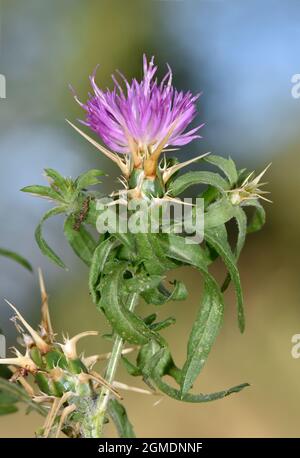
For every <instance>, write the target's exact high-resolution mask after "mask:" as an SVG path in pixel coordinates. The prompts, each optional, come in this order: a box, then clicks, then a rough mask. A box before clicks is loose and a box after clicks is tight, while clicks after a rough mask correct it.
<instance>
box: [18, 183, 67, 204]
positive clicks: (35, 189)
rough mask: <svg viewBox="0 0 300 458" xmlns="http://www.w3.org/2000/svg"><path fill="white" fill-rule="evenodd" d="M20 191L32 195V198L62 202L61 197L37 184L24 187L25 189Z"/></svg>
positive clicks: (52, 190)
mask: <svg viewBox="0 0 300 458" xmlns="http://www.w3.org/2000/svg"><path fill="white" fill-rule="evenodd" d="M21 191H22V192H27V193H28V194H32V195H33V196H37V197H43V198H44V199H48V200H54V201H58V202H59V201H60V202H63V197H62V196H61V195H60V194H59V193H58V192H56V191H55V190H54V189H52V188H50V187H49V186H41V185H38V184H37V185H32V186H26V187H25V188H22V189H21Z"/></svg>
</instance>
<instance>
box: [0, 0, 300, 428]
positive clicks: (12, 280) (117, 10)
mask: <svg viewBox="0 0 300 458" xmlns="http://www.w3.org/2000/svg"><path fill="white" fill-rule="evenodd" d="M0 5H1V9H0V24H1V26H0V73H1V74H4V75H5V77H6V82H7V97H6V99H1V100H0V155H1V156H0V157H1V161H0V208H1V211H0V222H1V224H0V228H1V246H3V247H6V248H10V249H14V250H16V251H18V252H20V253H21V254H23V255H24V256H26V257H27V258H28V259H30V261H31V262H32V263H33V265H34V266H35V268H37V267H38V266H41V267H42V269H43V271H44V274H45V277H46V282H47V288H48V292H49V295H50V303H51V310H52V315H53V321H54V327H55V329H56V330H57V331H58V332H62V331H64V332H65V333H68V334H69V335H72V334H75V333H78V332H81V331H84V330H88V329H93V328H97V329H99V330H100V331H101V332H103V333H104V332H106V331H107V329H108V328H107V326H106V324H105V322H104V320H103V318H102V316H101V315H100V314H99V313H98V312H97V311H96V310H95V307H94V306H93V305H92V303H91V301H90V299H89V295H88V288H87V274H88V272H87V269H86V268H84V267H82V265H81V263H80V262H79V261H78V260H77V259H76V258H75V256H74V255H73V253H72V252H71V250H70V249H69V248H68V246H67V244H66V243H65V241H64V240H63V235H62V220H61V219H60V218H57V220H56V221H53V222H50V223H49V224H48V225H47V228H46V231H45V233H46V235H47V239H48V240H49V242H50V243H51V244H52V245H53V246H54V247H55V248H56V250H57V251H58V252H59V253H60V254H61V256H62V257H63V259H64V260H65V261H66V263H67V264H68V266H69V271H67V272H65V271H61V270H59V269H58V268H56V267H55V266H54V265H52V264H51V263H50V262H48V261H47V260H45V259H44V258H43V257H42V255H41V254H40V252H39V250H38V248H37V247H36V245H35V241H34V236H33V233H34V229H35V227H36V225H37V223H38V220H39V218H40V216H41V215H42V213H43V212H44V211H45V210H46V209H48V208H49V205H48V204H47V203H46V202H43V201H39V200H38V199H33V198H30V197H29V196H28V195H23V194H22V193H20V192H19V189H20V188H21V187H23V186H25V185H29V184H34V183H42V181H43V178H42V170H43V168H44V167H53V168H56V169H58V170H59V171H60V172H61V173H62V174H64V175H66V176H73V177H74V176H77V175H78V174H79V173H81V172H83V171H85V170H87V169H89V168H93V167H97V168H104V169H105V170H107V171H109V172H110V174H111V175H110V176H111V178H107V179H106V180H105V183H104V186H105V191H106V192H107V191H111V190H112V189H113V187H114V186H116V178H117V174H118V171H117V170H116V169H115V168H113V167H112V166H111V164H110V163H109V161H108V160H106V159H105V158H103V157H102V156H101V155H99V154H98V152H97V151H96V150H95V149H93V148H92V147H91V146H89V145H88V144H87V143H86V142H85V141H84V140H83V139H81V138H80V137H79V136H78V135H77V134H76V133H75V132H74V131H72V130H71V128H70V127H69V126H68V125H67V124H66V122H65V118H68V119H70V120H73V121H74V120H76V119H77V118H79V117H80V116H82V113H81V112H80V108H79V106H77V104H76V103H75V102H74V100H73V98H72V95H71V93H70V91H69V89H68V84H69V83H71V84H72V85H73V86H74V87H75V88H76V90H77V92H78V94H79V96H80V97H81V98H82V99H84V98H85V97H86V95H87V93H88V91H89V90H90V88H89V82H88V76H89V75H90V74H91V72H92V71H93V69H94V67H95V66H96V64H98V63H99V64H100V69H99V70H98V74H97V80H98V83H99V85H101V86H106V85H110V84H111V83H110V74H111V73H112V72H113V71H114V70H115V69H116V68H119V69H120V70H122V71H123V72H124V73H125V74H126V75H127V76H128V77H133V76H137V77H140V76H141V74H142V70H141V59H142V54H143V52H146V53H147V55H148V56H151V55H152V54H154V55H155V56H156V61H157V63H159V65H160V75H162V74H163V72H164V71H165V63H166V62H168V63H169V64H170V65H171V67H172V69H173V71H174V82H175V85H176V86H177V87H178V88H180V89H184V90H187V89H189V88H191V89H192V90H193V91H196V92H199V91H203V95H202V96H201V98H200V100H199V104H198V106H199V116H198V119H197V120H198V122H199V120H200V121H201V122H205V123H206V126H205V127H204V128H203V129H202V135H203V137H204V138H203V139H202V140H199V141H197V142H194V143H192V144H190V145H188V146H187V147H186V148H185V149H183V151H181V152H180V153H178V154H180V155H182V156H184V157H185V158H186V157H193V156H194V155H196V154H201V153H204V152H206V151H213V152H214V153H215V154H221V155H225V156H226V155H229V154H230V155H231V156H232V157H233V159H234V160H235V161H236V162H237V164H238V166H239V167H244V166H247V167H249V168H251V169H256V170H260V169H261V168H262V167H264V166H265V165H266V164H267V163H268V162H270V161H272V163H273V165H272V168H271V169H270V170H269V171H268V174H267V180H268V181H269V185H268V188H269V190H270V191H271V192H272V200H273V201H274V203H273V204H272V205H270V204H267V205H266V210H267V216H268V220H267V225H266V227H265V228H264V230H263V231H262V232H261V233H259V234H254V235H252V236H250V237H249V239H248V243H247V245H246V248H245V250H244V252H243V254H242V256H241V260H240V270H241V277H242V281H243V286H244V294H245V303H246V311H247V328H246V331H245V334H244V335H242V336H241V335H240V334H239V332H238V329H237V324H236V319H235V309H234V296H233V293H232V292H231V291H230V292H229V293H228V295H227V310H226V316H225V324H224V327H223V330H222V332H221V334H220V336H219V337H218V339H217V342H216V345H215V347H214V349H213V351H212V353H211V355H210V358H209V360H208V364H207V366H206V368H205V369H204V371H203V373H202V375H201V377H200V378H199V380H198V382H197V384H196V386H195V390H196V391H203V392H210V391H215V390H221V389H224V388H227V387H229V386H232V385H235V384H238V383H242V382H249V383H250V384H251V387H250V388H248V389H246V390H245V391H243V392H241V393H239V394H238V395H232V396H230V397H228V398H225V399H223V400H221V401H217V402H213V403H209V404H203V405H188V404H184V403H179V402H176V401H172V400H170V399H163V400H162V402H161V403H160V404H159V405H157V406H156V407H153V403H154V399H153V398H152V397H147V396H143V395H137V394H135V395H131V394H128V395H127V394H126V395H125V404H126V406H127V408H128V412H129V415H130V418H131V420H132V422H133V423H134V425H135V428H136V433H137V435H138V436H140V437H151V436H152V437H164V436H169V437H283V436H284V437H291V436H298V437H299V430H300V428H299V427H300V413H299V412H300V410H299V405H300V360H296V359H293V358H292V356H291V346H292V344H291V338H292V336H293V335H294V334H297V333H298V334H299V333H300V282H299V255H298V253H299V244H300V242H299V230H300V220H299V210H300V208H299V207H300V203H299V199H298V195H299V193H300V184H299V166H300V159H299V148H300V133H299V121H300V100H299V99H294V98H293V97H292V95H291V88H292V84H291V77H292V75H293V74H295V73H300V60H299V55H300V52H299V51H300V49H299V43H300V29H299V20H300V2H299V1H298V0H295V1H294V0H288V1H286V2H283V1H281V0H270V1H268V0H264V1H257V0H252V1H238V0H236V1H230V0H228V1H221V0H210V1H197V0H182V1H172V0H169V1H168V0H165V1H159V0H153V1H151V0H137V1H135V0H127V1H126V2H125V1H124V0H123V1H122V0H121V1H118V0H100V1H99V0H98V1H93V0H87V1H84V2H83V1H79V0H72V1H71V0H60V1H58V0H52V1H51V2H47V1H41V0H27V1H26V2H24V1H22V0H5V1H4V0H2V1H1V4H0ZM215 268H216V270H217V275H219V276H220V278H221V277H222V275H223V267H222V265H221V264H218V265H216V267H215ZM177 275H178V274H177ZM180 276H181V278H182V279H183V280H184V281H185V282H186V284H187V286H188V287H189V291H190V296H189V299H188V300H187V301H186V302H185V303H176V304H168V305H167V306H165V308H163V309H161V312H160V313H161V316H162V317H164V316H167V315H170V314H172V315H175V316H176V317H177V324H176V327H173V328H171V329H168V330H167V331H166V336H167V337H168V338H169V339H170V342H171V346H172V348H173V351H174V353H175V354H176V355H177V356H178V357H177V360H178V363H179V364H181V363H183V361H184V356H185V347H186V340H187V336H188V332H189V329H190V326H191V323H192V320H193V317H194V316H195V313H196V308H197V306H198V303H199V298H200V295H201V283H200V280H199V277H198V274H197V273H196V272H194V271H192V270H189V269H183V270H182V271H181V272H180ZM170 278H172V275H171V276H170ZM0 296H1V298H3V297H6V298H8V299H10V300H11V301H13V302H14V303H16V304H17V306H18V307H19V309H20V310H21V311H22V312H23V313H24V315H25V316H26V317H27V318H28V319H29V321H31V322H32V323H34V324H37V323H38V321H39V303H40V299H39V291H38V285H37V275H36V274H35V275H30V274H28V273H27V272H25V271H23V269H21V268H19V267H17V266H16V265H14V264H13V263H11V262H10V261H7V260H4V259H1V260H0ZM152 310H153V309H151V311H152ZM148 311H149V312H150V310H149V307H148ZM9 317H10V312H9V311H8V310H7V308H6V307H5V304H4V301H3V300H2V299H1V304H0V322H1V327H2V328H3V329H4V332H5V334H6V335H7V338H8V344H9V345H13V344H14V343H15V330H14V326H13V324H12V323H11V322H10V321H9ZM95 348H97V349H98V351H99V352H104V351H106V350H108V349H109V344H108V343H107V342H105V341H104V340H103V339H101V337H99V338H94V337H93V338H91V339H90V341H89V340H86V341H85V350H86V353H87V354H89V352H93V353H94V352H95ZM118 380H119V381H124V382H130V383H132V381H129V378H128V377H127V375H126V374H125V372H124V371H123V370H122V369H120V371H119V373H118ZM134 382H136V380H134ZM137 383H138V382H137ZM141 386H142V385H141ZM39 424H40V419H39V418H38V417H37V416H35V414H30V416H25V413H24V412H23V411H21V412H20V413H18V414H13V415H10V416H6V417H0V436H1V437H8V436H9V437H18V436H33V431H34V429H35V428H36V427H37V426H38V425H39ZM110 434H114V432H113V431H112V430H111V429H110V427H108V428H107V435H110Z"/></svg>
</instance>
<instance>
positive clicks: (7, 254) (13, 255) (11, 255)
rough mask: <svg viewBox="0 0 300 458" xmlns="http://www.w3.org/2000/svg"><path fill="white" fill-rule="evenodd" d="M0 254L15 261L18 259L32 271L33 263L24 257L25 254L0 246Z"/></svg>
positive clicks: (19, 262) (18, 261)
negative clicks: (21, 254)
mask: <svg viewBox="0 0 300 458" xmlns="http://www.w3.org/2000/svg"><path fill="white" fill-rule="evenodd" d="M0 256H5V257H6V258H9V259H12V260H13V261H16V262H17V263H18V264H20V265H21V266H23V267H25V269H27V270H29V271H30V272H32V267H31V265H30V264H29V262H28V261H27V260H26V259H25V258H23V256H20V255H19V254H17V253H15V252H13V251H10V250H5V249H4V248H0Z"/></svg>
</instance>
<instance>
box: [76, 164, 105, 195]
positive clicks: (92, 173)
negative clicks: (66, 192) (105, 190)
mask: <svg viewBox="0 0 300 458" xmlns="http://www.w3.org/2000/svg"><path fill="white" fill-rule="evenodd" d="M103 175H105V173H104V172H103V171H102V170H97V169H92V170H89V171H88V172H85V173H82V174H81V175H79V177H78V178H77V180H76V181H75V186H76V189H77V190H78V191H81V190H82V189H84V188H88V187H89V186H94V185H96V184H99V183H101V181H100V180H99V177H100V176H103Z"/></svg>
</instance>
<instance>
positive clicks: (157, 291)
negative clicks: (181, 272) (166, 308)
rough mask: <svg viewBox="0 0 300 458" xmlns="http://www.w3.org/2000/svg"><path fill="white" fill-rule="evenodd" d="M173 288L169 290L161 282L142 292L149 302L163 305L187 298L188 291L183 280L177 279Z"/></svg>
mask: <svg viewBox="0 0 300 458" xmlns="http://www.w3.org/2000/svg"><path fill="white" fill-rule="evenodd" d="M173 285H174V287H173V290H172V291H169V290H168V289H167V288H166V287H165V286H164V284H163V283H159V285H158V287H157V288H153V289H149V290H148V291H144V292H143V293H142V297H143V299H144V300H145V301H146V302H147V304H152V305H163V304H165V303H166V302H170V301H183V300H185V299H186V298H187V296H188V292H187V289H186V286H185V284H184V283H183V282H181V281H178V280H175V281H174V282H173Z"/></svg>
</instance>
